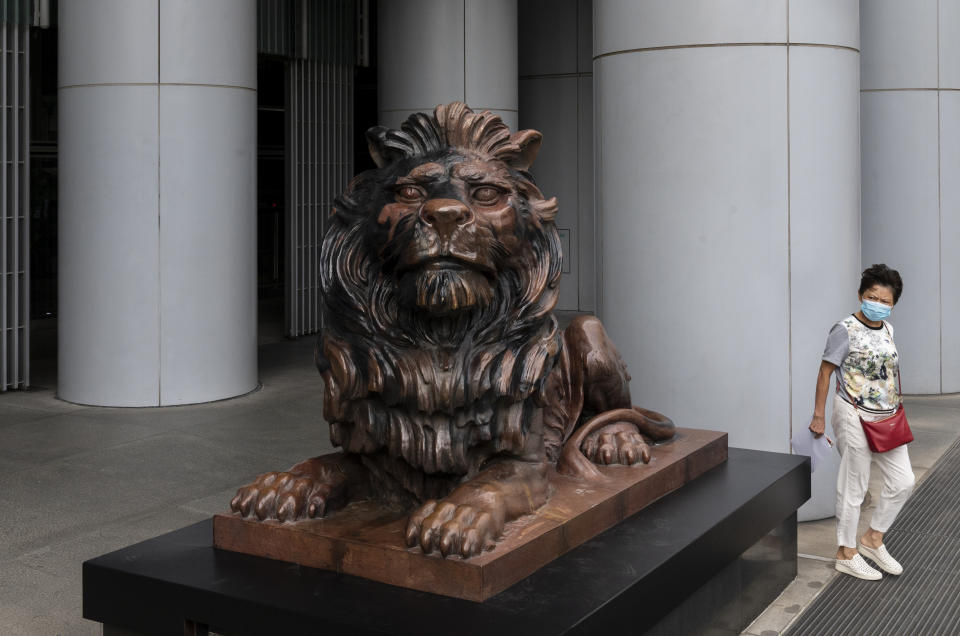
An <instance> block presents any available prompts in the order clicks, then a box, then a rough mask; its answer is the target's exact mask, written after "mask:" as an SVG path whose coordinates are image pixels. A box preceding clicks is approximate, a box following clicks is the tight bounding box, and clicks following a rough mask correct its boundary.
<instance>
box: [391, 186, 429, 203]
mask: <svg viewBox="0 0 960 636" xmlns="http://www.w3.org/2000/svg"><path fill="white" fill-rule="evenodd" d="M394 193H395V194H396V196H397V198H398V199H400V200H401V201H404V202H406V203H415V202H417V201H419V200H421V199H423V190H421V189H420V188H418V187H417V186H412V185H406V186H400V187H399V188H397V189H396V190H395V191H394Z"/></svg>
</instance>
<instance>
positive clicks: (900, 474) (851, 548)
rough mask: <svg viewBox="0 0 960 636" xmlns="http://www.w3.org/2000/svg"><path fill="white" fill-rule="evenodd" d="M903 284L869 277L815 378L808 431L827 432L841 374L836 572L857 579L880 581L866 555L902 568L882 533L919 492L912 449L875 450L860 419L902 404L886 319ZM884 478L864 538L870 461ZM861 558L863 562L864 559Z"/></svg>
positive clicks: (834, 422) (880, 270)
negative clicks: (861, 525) (827, 412)
mask: <svg viewBox="0 0 960 636" xmlns="http://www.w3.org/2000/svg"><path fill="white" fill-rule="evenodd" d="M902 291H903V281H902V280H901V279H900V274H899V273H897V271H896V270H893V269H890V268H889V267H887V266H886V265H872V266H871V267H869V268H868V269H866V270H865V271H864V272H863V277H862V278H861V279H860V289H859V293H858V297H859V299H860V310H859V311H857V312H856V313H855V314H852V315H850V316H848V317H847V318H844V319H843V320H841V321H840V322H838V323H837V324H835V325H834V326H833V329H831V330H830V335H829V336H828V337H827V346H826V348H825V349H824V352H823V361H822V362H821V363H820V374H819V376H818V377H817V395H816V400H815V403H814V409H813V419H812V421H811V422H810V430H811V431H813V433H814V434H815V435H816V436H817V437H820V436H821V435H823V432H824V419H823V414H824V407H825V406H826V401H827V392H828V391H829V388H830V383H831V376H832V375H835V376H836V380H835V385H836V392H835V394H834V397H833V416H832V417H831V421H830V424H831V426H832V427H833V431H834V434H835V435H836V437H837V448H838V449H839V450H840V456H841V459H840V472H839V474H838V475H837V544H838V548H837V563H836V568H837V571H839V572H843V573H844V574H850V575H852V576H855V577H857V578H861V579H868V580H877V579H880V578H881V576H882V575H881V574H880V572H878V571H877V570H876V569H874V568H872V567H870V565H869V564H868V563H867V562H866V561H865V560H864V559H863V556H866V557H867V558H869V559H870V560H871V561H873V562H874V563H875V564H876V565H877V566H879V567H880V569H882V570H884V571H885V572H887V573H889V574H894V575H897V574H900V573H901V572H903V567H901V565H900V564H899V563H897V561H896V559H894V558H893V557H892V556H890V553H889V552H887V549H886V547H885V546H884V545H883V534H884V533H885V532H886V531H887V530H888V529H889V528H890V525H891V524H892V523H893V520H894V519H896V517H897V514H898V513H899V512H900V509H901V508H903V504H904V503H906V501H907V497H909V496H910V493H911V492H912V491H913V484H914V476H913V469H912V468H911V467H910V457H909V455H908V454H907V447H906V445H903V446H899V447H897V448H894V449H892V450H889V451H887V452H885V453H874V452H871V450H870V447H869V446H868V445H867V439H866V437H865V435H864V433H863V427H862V425H861V424H860V418H861V417H863V419H865V420H879V419H883V418H885V417H889V416H891V415H893V414H894V413H895V412H896V410H897V408H898V406H899V405H900V390H899V375H900V369H899V358H898V356H897V347H896V345H895V344H894V342H893V326H891V325H890V323H888V322H886V321H885V320H884V318H886V317H887V316H889V315H890V310H891V308H892V307H893V306H894V305H895V304H896V303H897V301H898V300H900V293H901V292H902ZM871 460H873V461H876V463H877V466H878V467H879V468H880V471H881V473H882V474H883V488H882V490H881V491H880V496H879V498H878V501H877V506H876V509H875V510H874V512H873V518H872V519H871V521H870V528H869V529H868V530H867V531H866V533H864V535H863V536H862V537H860V549H859V551H858V550H857V536H856V535H857V523H858V521H859V519H860V504H861V503H863V498H864V495H866V493H867V486H868V484H869V482H870V461H871ZM861 554H862V555H863V556H861Z"/></svg>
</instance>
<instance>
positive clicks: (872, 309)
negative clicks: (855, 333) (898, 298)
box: [860, 300, 890, 320]
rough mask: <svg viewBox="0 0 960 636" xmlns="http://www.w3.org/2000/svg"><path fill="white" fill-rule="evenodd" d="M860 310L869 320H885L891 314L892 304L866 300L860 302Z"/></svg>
mask: <svg viewBox="0 0 960 636" xmlns="http://www.w3.org/2000/svg"><path fill="white" fill-rule="evenodd" d="M860 311H862V312H863V315H864V316H866V317H867V320H883V319H884V318H886V317H888V316H889V315H890V305H884V304H883V303H877V302H874V301H872V300H864V301H862V302H861V303H860Z"/></svg>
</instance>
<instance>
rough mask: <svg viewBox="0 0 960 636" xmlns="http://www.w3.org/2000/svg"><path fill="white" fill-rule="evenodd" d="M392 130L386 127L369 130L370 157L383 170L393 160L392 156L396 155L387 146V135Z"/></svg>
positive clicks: (368, 145) (368, 146)
mask: <svg viewBox="0 0 960 636" xmlns="http://www.w3.org/2000/svg"><path fill="white" fill-rule="evenodd" d="M389 132H390V129H389V128H387V127H386V126H374V127H373V128H370V129H369V130H367V148H368V149H369V150H370V157H371V158H372V159H373V162H374V163H375V164H377V167H378V168H382V167H384V166H385V165H387V164H388V163H390V161H391V160H392V158H393V157H392V155H394V154H396V153H395V152H394V151H393V150H392V149H391V148H390V147H388V146H387V133H389Z"/></svg>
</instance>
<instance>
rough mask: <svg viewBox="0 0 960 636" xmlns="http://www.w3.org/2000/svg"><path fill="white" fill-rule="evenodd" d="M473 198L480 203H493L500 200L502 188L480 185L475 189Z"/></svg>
mask: <svg viewBox="0 0 960 636" xmlns="http://www.w3.org/2000/svg"><path fill="white" fill-rule="evenodd" d="M472 194H473V199H474V201H477V202H478V203H484V204H491V203H496V202H497V201H499V200H500V194H501V192H500V190H499V189H497V188H494V187H492V186H480V187H479V188H476V189H475V190H474V191H473V193H472Z"/></svg>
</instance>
